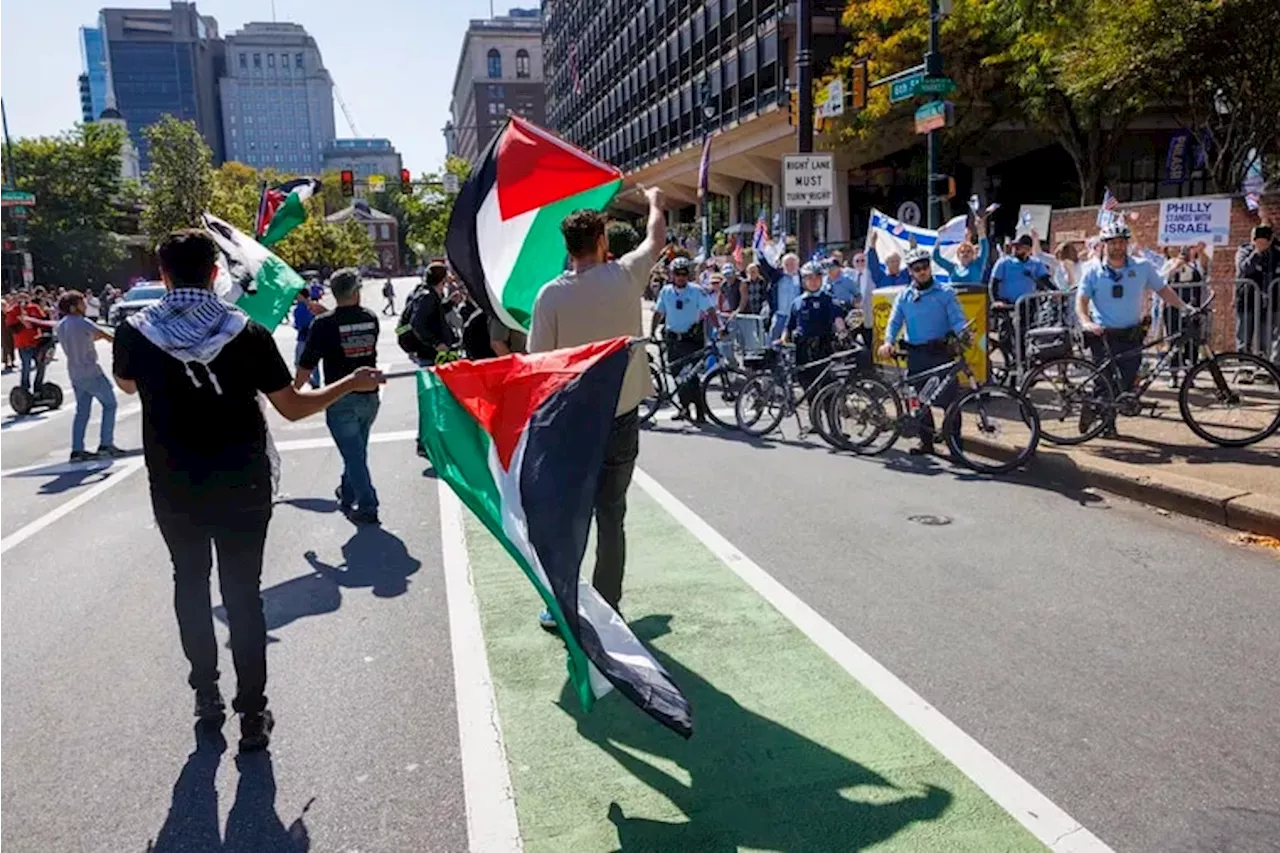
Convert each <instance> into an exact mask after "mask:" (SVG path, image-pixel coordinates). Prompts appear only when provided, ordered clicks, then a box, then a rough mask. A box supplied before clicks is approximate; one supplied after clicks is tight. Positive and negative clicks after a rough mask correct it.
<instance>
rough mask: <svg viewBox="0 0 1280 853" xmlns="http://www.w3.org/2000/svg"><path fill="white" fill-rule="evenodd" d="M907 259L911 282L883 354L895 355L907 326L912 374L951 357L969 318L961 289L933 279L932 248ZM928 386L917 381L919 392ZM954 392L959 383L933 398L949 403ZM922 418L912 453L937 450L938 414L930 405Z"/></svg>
mask: <svg viewBox="0 0 1280 853" xmlns="http://www.w3.org/2000/svg"><path fill="white" fill-rule="evenodd" d="M903 261H904V262H905V263H906V265H907V270H908V272H909V273H910V274H911V286H910V287H904V288H903V289H902V291H901V292H900V293H899V294H898V298H897V299H896V300H894V303H893V310H892V311H891V312H890V313H889V325H888V328H887V329H885V335H884V343H883V344H881V345H880V355H881V357H882V358H892V357H893V352H894V343H895V341H897V338H898V335H899V333H901V332H902V330H903V328H904V327H905V328H906V340H905V341H903V347H904V348H905V349H906V351H907V373H908V374H910V375H913V376H914V375H916V374H919V373H923V372H924V371H926V370H929V369H930V368H933V367H939V366H941V365H943V364H946V363H947V362H948V361H950V360H951V352H950V350H951V347H950V343H951V339H953V338H954V337H956V336H959V335H960V334H962V333H963V332H964V327H965V319H964V311H962V310H961V308H960V299H959V298H958V297H957V296H956V292H955V291H954V290H952V289H951V288H950V287H947V286H946V285H944V284H938V283H937V282H935V281H934V280H933V262H932V259H931V257H930V254H929V250H928V249H924V248H921V247H918V246H917V247H916V248H914V249H911V250H909V251H908V252H907V253H906V255H905V256H904V257H903ZM925 381H927V380H925ZM923 384H924V382H920V383H917V384H915V385H913V387H914V388H915V390H916V392H917V393H919V391H920V387H921V386H922V385H923ZM955 391H956V384H955V382H954V381H952V382H949V383H948V385H947V387H946V388H945V389H944V390H943V392H942V393H941V394H939V395H938V397H937V398H936V399H935V400H934V402H936V403H937V404H938V405H939V406H943V407H945V406H946V405H947V404H948V403H950V402H951V398H952V397H953V396H954V395H955ZM923 421H924V422H923V429H922V430H921V434H920V443H919V444H918V445H916V446H915V447H913V448H911V450H910V452H911V453H912V454H913V455H920V454H924V453H932V452H933V413H932V412H931V411H930V409H929V407H928V406H926V407H925V410H924V418H923Z"/></svg>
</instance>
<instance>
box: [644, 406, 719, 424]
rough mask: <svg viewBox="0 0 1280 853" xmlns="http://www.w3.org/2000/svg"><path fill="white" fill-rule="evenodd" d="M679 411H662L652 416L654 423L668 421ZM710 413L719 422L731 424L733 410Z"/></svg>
mask: <svg viewBox="0 0 1280 853" xmlns="http://www.w3.org/2000/svg"><path fill="white" fill-rule="evenodd" d="M679 412H680V410H679V409H670V410H668V409H662V410H660V411H658V412H656V413H655V414H654V416H653V419H654V420H655V421H669V420H672V419H673V418H675V416H676V415H677V414H679ZM711 412H712V413H713V414H714V415H715V416H716V417H718V418H720V419H721V420H725V421H729V422H730V423H732V422H733V409H712V410H711Z"/></svg>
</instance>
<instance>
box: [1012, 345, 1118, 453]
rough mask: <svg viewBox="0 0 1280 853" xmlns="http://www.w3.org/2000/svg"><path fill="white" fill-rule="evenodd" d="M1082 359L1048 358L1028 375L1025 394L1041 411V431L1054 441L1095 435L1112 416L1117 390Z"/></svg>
mask: <svg viewBox="0 0 1280 853" xmlns="http://www.w3.org/2000/svg"><path fill="white" fill-rule="evenodd" d="M1095 369H1096V368H1095V366H1094V365H1093V363H1092V362H1088V361H1085V360H1084V359H1082V358H1059V359H1054V360H1053V361H1046V362H1045V363H1044V364H1042V365H1040V366H1039V367H1037V368H1036V369H1034V370H1032V371H1031V372H1030V373H1029V374H1027V381H1026V382H1024V383H1022V395H1023V396H1024V397H1026V398H1027V400H1029V401H1030V402H1031V405H1032V406H1034V407H1035V409H1036V411H1037V412H1039V414H1040V434H1041V435H1043V436H1044V440H1045V441H1048V442H1052V443H1053V444H1080V443H1082V442H1085V441H1088V440H1089V439H1091V438H1096V437H1097V436H1098V435H1099V434H1101V432H1102V431H1103V430H1104V429H1106V426H1107V419H1108V418H1109V417H1113V414H1112V413H1113V412H1114V409H1113V408H1112V400H1113V399H1114V397H1115V390H1114V389H1113V388H1112V387H1111V383H1110V382H1109V381H1107V379H1106V376H1105V374H1101V373H1099V374H1096V375H1095Z"/></svg>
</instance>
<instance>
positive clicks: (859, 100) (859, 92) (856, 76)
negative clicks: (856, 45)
mask: <svg viewBox="0 0 1280 853" xmlns="http://www.w3.org/2000/svg"><path fill="white" fill-rule="evenodd" d="M850 88H851V89H852V90H853V91H852V92H851V93H850V94H851V95H852V100H853V103H852V106H853V108H854V109H855V110H861V109H865V108H866V106H867V61H866V60H865V59H864V60H862V61H861V62H855V63H854V64H853V85H852V86H850Z"/></svg>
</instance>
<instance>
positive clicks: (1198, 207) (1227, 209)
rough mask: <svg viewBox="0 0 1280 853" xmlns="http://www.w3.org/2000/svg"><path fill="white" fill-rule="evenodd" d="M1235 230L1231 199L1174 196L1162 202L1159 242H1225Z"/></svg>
mask: <svg viewBox="0 0 1280 853" xmlns="http://www.w3.org/2000/svg"><path fill="white" fill-rule="evenodd" d="M1230 231H1231V199H1228V198H1170V199H1164V200H1162V201H1161V202H1160V228H1159V231H1158V232H1157V235H1156V245H1158V246H1194V245H1195V244H1196V243H1204V244H1205V245H1207V246H1225V245H1226V244H1227V241H1228V239H1229V234H1230Z"/></svg>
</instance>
